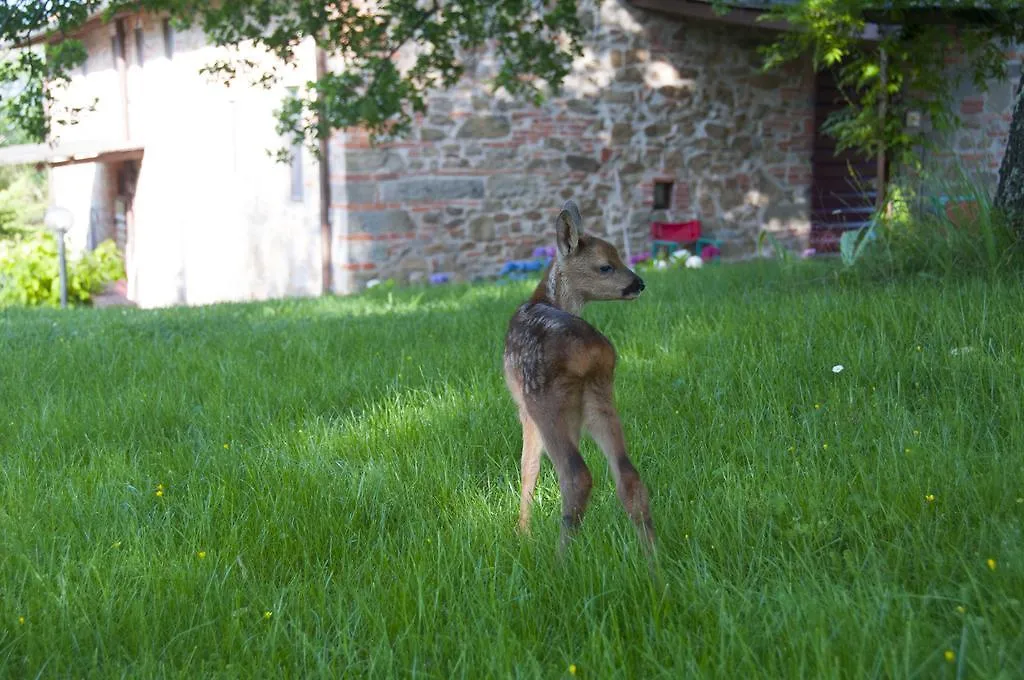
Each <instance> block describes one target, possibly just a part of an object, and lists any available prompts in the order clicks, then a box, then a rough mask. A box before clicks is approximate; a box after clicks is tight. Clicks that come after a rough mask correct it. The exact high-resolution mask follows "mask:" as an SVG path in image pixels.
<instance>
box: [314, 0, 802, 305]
mask: <svg viewBox="0 0 1024 680" xmlns="http://www.w3.org/2000/svg"><path fill="white" fill-rule="evenodd" d="M581 15H582V17H583V19H584V25H585V26H586V27H587V38H586V41H585V49H586V53H585V55H584V56H583V57H582V58H580V59H578V60H577V62H576V63H575V65H574V69H573V72H572V74H571V75H570V77H569V78H568V79H567V80H566V82H565V86H564V90H563V94H562V96H560V97H558V98H555V99H553V100H551V101H549V102H548V103H546V104H544V105H542V106H540V107H535V106H532V105H529V104H525V103H522V102H518V101H514V100H511V99H509V98H507V97H502V96H498V95H491V94H490V93H488V92H487V90H486V88H485V84H484V81H485V79H486V78H487V77H488V76H489V75H490V73H491V71H490V69H489V66H488V65H489V61H490V60H489V55H487V54H483V55H480V58H479V59H477V60H476V63H475V65H474V68H472V69H471V70H470V71H469V75H468V76H467V78H465V79H464V80H463V82H462V83H461V84H460V85H459V86H457V87H456V88H455V89H453V90H451V91H448V92H444V93H438V94H436V95H435V96H433V97H432V98H431V99H430V102H429V104H430V105H429V109H428V112H427V114H426V115H425V116H422V117H421V118H420V119H419V120H418V121H417V124H416V126H415V130H414V133H413V135H412V136H411V137H410V138H409V139H406V140H403V141H401V142H398V143H393V144H389V145H386V146H383V147H376V148H371V147H370V146H369V144H368V142H367V139H366V138H365V137H364V136H361V135H359V134H353V133H347V134H339V135H337V136H336V137H335V139H334V140H333V142H332V153H331V170H332V200H333V203H334V208H335V216H336V219H335V239H336V245H335V260H336V265H337V269H338V276H337V277H336V281H337V286H338V289H339V290H342V291H346V290H353V289H358V288H359V287H361V286H362V285H363V284H364V283H365V281H366V280H368V279H371V278H386V277H395V278H397V279H399V280H400V281H403V282H404V281H417V280H423V279H424V278H426V277H427V276H429V275H430V274H432V273H437V272H454V273H455V274H456V278H457V279H472V278H475V277H486V276H489V275H493V274H496V273H497V271H498V270H499V268H500V267H501V264H502V263H504V262H505V261H507V260H508V259H511V258H519V257H524V256H528V255H529V254H530V253H531V252H532V251H533V249H534V248H535V247H537V246H542V245H550V244H551V243H552V239H553V236H552V225H553V218H554V215H555V214H556V213H557V209H558V207H559V206H560V204H561V202H562V201H564V200H565V199H567V198H574V199H575V200H576V201H577V202H578V203H579V204H580V207H581V210H582V213H583V218H584V225H585V229H586V230H588V231H591V232H593V233H596V234H598V235H601V236H603V237H606V238H609V239H610V240H612V242H614V243H615V244H616V245H618V246H619V247H620V248H623V249H626V248H628V250H629V252H631V253H637V252H639V251H642V250H646V249H647V235H648V234H649V229H650V226H649V225H650V222H651V221H652V220H688V219H694V218H698V219H700V220H702V221H703V223H704V227H705V231H706V232H709V233H710V234H712V235H714V236H716V237H719V238H722V239H724V240H725V242H726V248H725V251H726V254H731V255H744V254H747V253H751V252H753V251H754V250H755V247H756V240H757V235H758V233H759V231H760V230H761V229H762V228H767V229H771V230H773V231H775V232H778V233H779V234H780V235H781V236H782V237H783V238H784V239H785V240H788V241H789V242H790V243H791V244H792V245H793V246H794V247H802V245H803V244H804V243H806V239H807V234H808V232H809V220H808V205H807V199H808V191H809V185H810V176H811V165H810V157H811V148H812V142H813V97H812V95H813V92H812V83H813V79H812V74H811V69H810V66H809V64H805V65H797V66H795V67H793V68H790V69H789V70H788V72H786V73H781V74H776V73H773V74H762V73H760V71H759V66H760V64H761V57H760V55H759V54H758V53H757V46H758V44H759V43H760V42H761V41H763V40H767V39H769V38H770V37H771V34H766V33H764V32H762V31H760V30H758V29H755V28H737V27H726V26H722V25H719V24H715V23H708V22H699V21H681V20H673V19H669V18H666V17H665V16H661V15H656V14H651V13H647V12H644V11H641V10H635V9H632V8H627V7H626V6H625V5H624V4H623V3H622V2H620V0H604V1H603V2H589V1H584V2H582V3H581ZM660 181H667V182H672V184H673V190H672V201H671V206H670V208H669V209H668V210H659V211H655V210H653V209H652V208H653V204H652V200H653V186H654V184H655V182H660Z"/></svg>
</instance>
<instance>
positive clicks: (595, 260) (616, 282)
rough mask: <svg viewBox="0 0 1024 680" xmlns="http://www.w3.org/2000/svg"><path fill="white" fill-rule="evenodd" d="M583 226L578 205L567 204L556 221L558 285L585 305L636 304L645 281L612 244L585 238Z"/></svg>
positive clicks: (589, 237) (596, 238) (594, 238)
mask: <svg viewBox="0 0 1024 680" xmlns="http://www.w3.org/2000/svg"><path fill="white" fill-rule="evenodd" d="M582 222H583V220H582V218H581V217H580V209H579V208H578V207H577V206H576V203H575V202H574V201H572V200H568V201H566V202H565V204H564V205H563V206H562V211H561V212H560V213H559V214H558V219H557V220H556V221H555V230H556V241H557V244H558V259H557V262H556V265H555V269H556V271H557V277H558V279H559V284H560V285H563V286H566V287H567V288H569V289H570V290H571V294H572V296H573V297H575V298H577V299H579V300H580V301H583V302H589V301H591V300H635V299H636V298H637V297H639V295H640V291H642V290H643V289H644V281H643V279H641V278H640V277H639V276H637V275H636V274H635V273H634V272H633V270H631V269H630V268H629V267H627V266H626V264H625V263H624V262H623V261H622V258H621V257H619V251H618V250H616V248H615V246H613V245H612V244H611V243H608V241H605V240H604V239H600V238H598V237H596V236H585V235H584V234H583V233H582Z"/></svg>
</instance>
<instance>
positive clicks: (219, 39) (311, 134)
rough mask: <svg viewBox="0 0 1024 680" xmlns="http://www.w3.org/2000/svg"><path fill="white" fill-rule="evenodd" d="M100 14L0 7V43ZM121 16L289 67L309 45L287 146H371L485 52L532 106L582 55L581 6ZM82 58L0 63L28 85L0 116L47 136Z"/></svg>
mask: <svg viewBox="0 0 1024 680" xmlns="http://www.w3.org/2000/svg"><path fill="white" fill-rule="evenodd" d="M98 6H99V2H97V1H96V0H78V1H77V2H75V1H71V0H63V1H58V2H48V1H44V0H31V1H29V2H22V3H19V4H18V5H17V7H16V8H14V9H12V10H5V11H7V12H8V13H9V14H10V13H11V12H13V14H12V16H11V17H10V18H6V17H5V18H4V20H3V22H2V23H0V42H5V43H6V42H15V43H17V42H20V41H22V40H24V39H25V38H26V37H27V36H28V35H29V34H31V33H33V32H36V31H39V30H41V29H43V28H44V27H49V28H51V29H53V30H56V31H59V32H62V33H64V34H68V35H69V34H72V33H73V32H74V30H75V29H77V28H78V27H80V26H81V25H82V24H83V23H84V22H85V20H86V19H87V18H88V17H89V16H90V13H91V12H94V11H96V10H97V8H98ZM121 11H127V12H138V11H149V12H166V13H169V14H170V15H171V16H172V17H173V18H174V20H175V24H176V25H177V27H178V28H184V27H191V26H196V27H199V28H201V29H202V30H203V31H204V32H205V34H206V35H207V37H208V39H209V40H210V41H212V42H213V43H214V44H216V45H219V46H237V45H240V44H243V43H251V44H253V45H255V46H257V47H259V48H262V49H264V50H266V51H267V52H268V53H270V54H272V55H274V56H276V57H277V58H279V59H280V60H281V61H283V62H284V63H285V64H289V63H293V62H294V61H295V59H296V50H297V49H298V47H299V46H300V45H301V44H303V43H304V42H305V41H307V40H308V39H310V38H312V39H313V40H314V41H315V42H316V44H317V46H318V47H319V48H321V49H323V50H324V51H325V52H326V53H327V54H328V56H329V57H330V58H331V65H332V68H333V70H332V71H331V72H329V73H327V74H326V75H324V76H323V77H322V78H320V79H319V81H318V82H315V83H308V84H307V87H306V88H305V89H304V91H303V92H301V93H298V94H297V96H296V97H295V98H294V99H292V100H289V102H282V106H281V109H280V110H279V111H278V117H279V119H278V131H279V132H280V133H281V134H284V135H286V136H287V138H288V139H287V143H286V144H285V145H284V146H285V147H287V146H290V144H291V143H292V142H295V141H302V142H306V143H308V144H309V146H310V147H311V148H312V149H314V150H316V149H317V148H318V144H317V142H318V140H319V139H320V138H322V137H323V136H326V135H329V134H330V133H331V132H332V131H333V130H336V129H345V128H362V129H364V130H366V131H367V132H368V133H370V135H371V136H372V137H374V138H386V137H394V136H398V135H402V134H405V133H406V132H408V130H409V128H410V126H411V124H412V121H413V119H414V117H415V115H416V114H417V113H422V112H423V111H425V109H426V95H427V92H428V91H429V90H430V89H431V88H436V87H451V86H452V85H454V84H455V83H457V82H458V81H459V79H460V78H462V77H463V75H464V73H465V72H466V64H467V60H471V59H472V58H473V57H474V56H475V55H476V54H477V53H478V52H479V51H481V50H482V49H484V48H485V47H493V49H494V50H495V51H496V57H497V63H496V66H497V70H496V72H495V73H494V74H493V78H492V80H491V86H492V87H494V88H495V89H504V90H505V91H507V92H508V93H509V94H511V95H514V96H524V97H528V98H530V99H533V100H538V101H539V100H540V99H541V98H542V97H543V96H544V95H545V94H546V93H547V92H549V91H552V90H556V89H557V88H558V86H559V84H560V83H561V82H562V80H563V79H564V78H565V76H566V74H568V72H569V68H570V66H571V64H572V60H573V58H574V57H575V56H577V55H579V54H580V53H581V49H580V45H579V41H580V38H581V36H582V28H581V27H580V25H579V22H578V19H577V5H576V0H554V1H553V2H545V3H537V2H528V1H527V0H468V1H466V2H454V1H452V0H381V1H380V2H378V3H375V6H374V7H373V8H367V7H365V6H364V5H363V4H362V3H354V2H331V3H328V2H325V1H323V0H319V1H318V0H296V1H294V2H292V1H286V0H245V1H243V0H234V1H227V2H221V3H207V2H205V1H200V0H115V2H111V3H110V4H109V5H108V6H107V8H106V10H105V17H106V18H108V19H109V18H111V17H112V16H113V15H114V14H115V13H117V12H121ZM51 20H55V21H54V22H53V23H50V22H51ZM84 57H85V51H84V49H83V48H82V46H81V44H80V43H78V42H77V41H75V40H65V41H63V42H61V43H59V44H58V45H56V46H55V47H53V48H47V50H46V51H45V54H44V55H41V54H38V53H37V52H26V53H22V54H20V55H19V56H18V57H16V58H15V60H14V61H13V62H9V63H7V64H4V65H2V66H0V84H2V83H4V82H8V83H10V82H21V83H24V84H25V89H24V91H23V92H22V94H21V95H19V96H16V97H12V98H11V99H10V100H5V101H4V102H3V104H2V106H3V113H5V114H6V115H7V116H9V117H10V118H11V119H13V120H17V121H18V122H19V123H20V124H21V125H22V127H24V128H25V129H26V131H27V132H28V133H29V134H30V135H31V136H32V137H33V138H35V139H37V140H42V139H44V138H45V136H46V134H47V132H48V130H49V127H50V125H51V123H52V120H51V118H52V114H50V113H48V108H49V105H50V104H51V103H52V102H53V98H52V92H51V89H50V88H51V87H54V86H57V87H59V86H60V85H61V84H62V83H63V82H64V81H65V79H66V77H67V74H68V72H69V71H70V69H72V68H74V67H75V66H77V65H78V64H79V63H81V61H82V59H84ZM203 72H205V73H208V74H213V75H217V76H219V77H221V78H223V79H224V80H226V81H229V80H231V79H233V78H236V77H239V75H240V74H242V73H246V74H248V75H249V76H250V81H251V82H254V83H255V84H258V85H264V86H269V85H272V84H273V83H274V74H273V73H263V74H256V75H253V74H252V64H251V63H246V60H245V59H242V58H239V59H237V60H232V59H221V60H218V61H216V62H213V63H211V64H209V65H207V66H206V67H204V69H203ZM44 81H49V83H50V87H47V88H44V87H43V85H42V83H43V82H44ZM311 121H313V122H311ZM279 155H280V154H279Z"/></svg>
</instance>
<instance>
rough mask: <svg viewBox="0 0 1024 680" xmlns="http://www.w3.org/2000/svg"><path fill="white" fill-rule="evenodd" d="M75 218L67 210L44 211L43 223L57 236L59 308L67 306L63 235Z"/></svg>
mask: <svg viewBox="0 0 1024 680" xmlns="http://www.w3.org/2000/svg"><path fill="white" fill-rule="evenodd" d="M74 221H75V216H74V215H72V214H71V211H70V210H68V209H67V208H61V207H59V206H56V205H52V206H50V207H49V208H47V209H46V216H45V217H44V218H43V222H44V223H45V224H46V226H47V227H49V228H50V229H52V230H53V233H54V234H56V236H57V263H58V267H59V270H60V306H61V307H67V306H68V261H67V257H66V255H65V253H64V234H66V233H68V231H69V230H70V229H71V225H72V223H74Z"/></svg>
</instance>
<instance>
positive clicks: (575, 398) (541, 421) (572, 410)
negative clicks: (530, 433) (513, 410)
mask: <svg viewBox="0 0 1024 680" xmlns="http://www.w3.org/2000/svg"><path fill="white" fill-rule="evenodd" d="M581 396H582V395H580V394H573V393H572V392H568V391H565V392H560V393H558V394H557V396H556V395H552V396H550V397H548V399H546V400H544V402H546V403H544V402H538V403H535V404H534V406H536V407H537V408H535V409H531V410H532V411H533V413H532V414H531V415H533V416H534V422H535V423H536V425H537V429H538V430H539V431H540V436H541V439H542V441H543V442H544V444H543V446H544V450H545V451H547V452H548V458H550V459H551V463H552V464H553V465H554V467H555V472H556V473H557V474H558V487H559V490H560V491H561V494H562V541H561V547H562V549H565V547H566V546H567V544H568V542H569V539H570V538H571V537H572V535H573V534H574V533H575V532H576V529H578V528H579V525H580V522H582V521H583V513H584V512H586V509H587V502H588V501H589V500H590V489H591V488H592V487H593V485H594V480H593V478H592V477H591V475H590V470H589V468H587V464H586V463H585V462H584V461H583V456H581V455H580V451H579V442H580V426H581V424H582V423H581V421H582V415H583V414H582V403H581V401H582V400H581Z"/></svg>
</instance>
